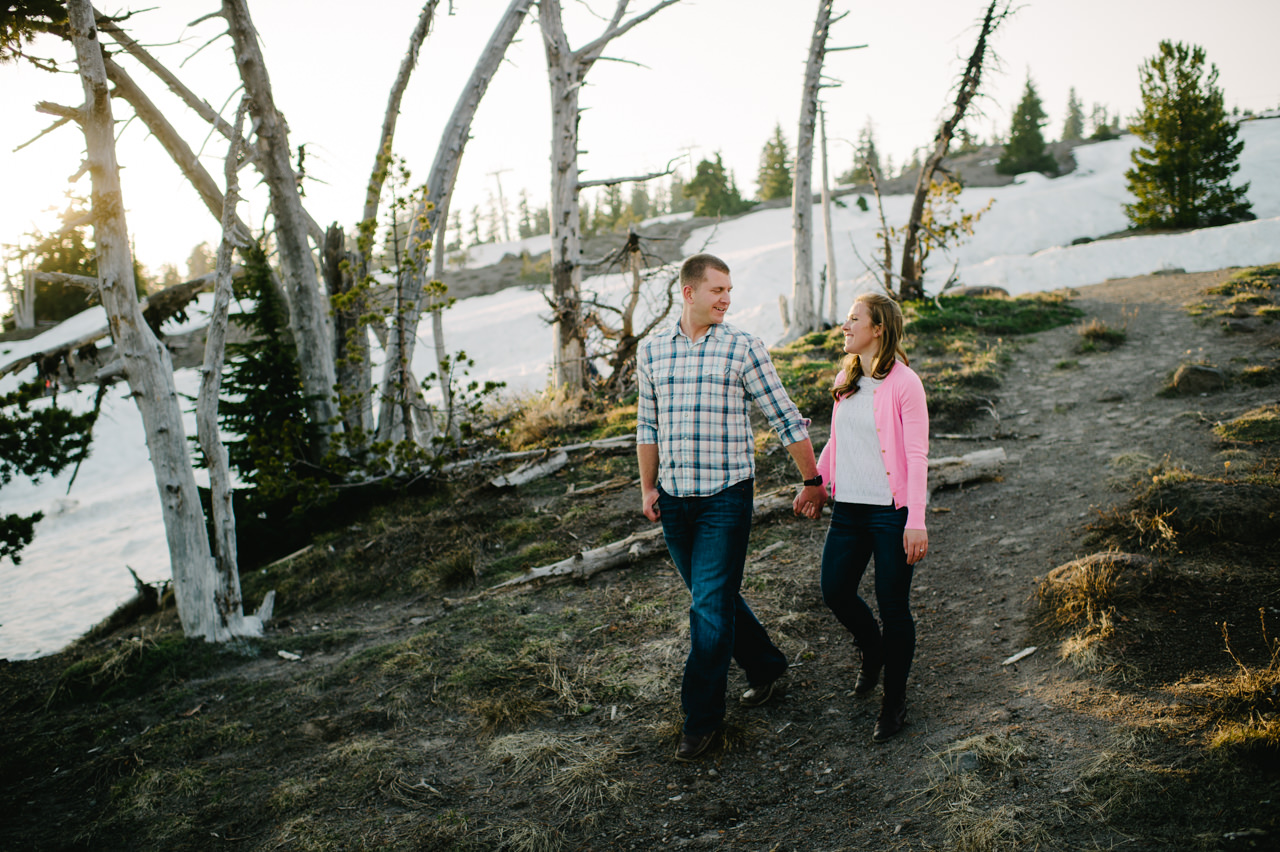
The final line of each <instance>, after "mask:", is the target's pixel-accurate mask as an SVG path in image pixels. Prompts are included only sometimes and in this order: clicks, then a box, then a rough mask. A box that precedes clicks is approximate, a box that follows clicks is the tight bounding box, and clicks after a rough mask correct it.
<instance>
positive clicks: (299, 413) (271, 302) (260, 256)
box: [218, 245, 331, 519]
mask: <svg viewBox="0 0 1280 852" xmlns="http://www.w3.org/2000/svg"><path fill="white" fill-rule="evenodd" d="M241 257H242V258H243V259H244V274H243V275H241V276H240V278H238V279H236V280H235V282H234V284H233V286H234V288H235V289H234V292H235V296H236V298H237V299H238V300H240V301H242V302H243V303H246V304H251V305H253V307H252V308H251V309H250V310H248V311H246V312H245V313H240V314H234V315H232V317H231V320H232V321H233V322H235V323H236V324H237V325H239V326H241V328H243V329H244V330H245V331H246V332H247V333H248V339H247V340H246V341H245V342H244V343H228V344H227V366H226V372H225V373H224V375H223V380H222V394H221V396H222V399H221V401H220V402H219V403H218V422H219V423H220V424H221V426H222V429H223V431H224V432H225V433H226V434H227V436H228V438H227V441H226V446H227V456H228V459H229V461H230V464H231V467H232V469H233V470H235V471H236V473H237V474H238V475H239V477H240V479H241V480H243V481H244V483H245V484H246V485H247V486H248V488H247V490H246V492H245V494H246V496H247V502H248V504H249V505H250V506H252V508H251V509H250V512H251V513H252V514H253V515H254V516H255V517H260V516H262V515H270V516H273V517H276V518H279V519H283V518H285V517H288V516H289V515H291V514H300V513H301V512H303V511H305V510H306V509H307V508H309V507H311V506H314V505H317V504H320V503H323V502H325V500H327V499H328V497H329V496H331V495H330V494H329V492H328V482H327V481H326V480H325V479H324V478H322V477H319V476H317V475H316V474H315V471H316V467H315V465H316V464H317V463H318V462H319V461H320V459H319V458H317V452H316V448H317V447H318V446H319V432H318V430H317V429H316V428H315V427H314V426H313V425H312V424H311V423H310V419H309V417H308V416H307V411H308V407H307V399H306V396H305V394H304V392H303V389H302V378H301V374H300V373H299V371H298V361H297V355H296V352H295V349H294V347H293V344H292V343H290V342H289V340H288V333H289V332H288V329H289V314H288V307H287V306H286V305H284V304H283V303H282V302H281V301H280V297H279V294H278V292H277V291H276V288H275V287H273V286H272V285H271V279H270V275H271V272H270V270H269V269H268V267H267V258H266V255H265V253H264V252H263V251H262V248H261V247H260V246H257V245H252V246H249V247H248V248H245V249H242V250H241Z"/></svg>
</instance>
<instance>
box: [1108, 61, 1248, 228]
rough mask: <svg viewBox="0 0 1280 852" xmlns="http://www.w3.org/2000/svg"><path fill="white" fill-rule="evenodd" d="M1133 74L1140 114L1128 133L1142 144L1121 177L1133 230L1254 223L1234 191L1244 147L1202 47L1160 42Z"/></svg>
mask: <svg viewBox="0 0 1280 852" xmlns="http://www.w3.org/2000/svg"><path fill="white" fill-rule="evenodd" d="M1159 50H1160V52H1159V53H1157V54H1156V55H1155V56H1153V57H1151V58H1150V59H1148V60H1146V61H1145V62H1144V63H1143V64H1142V65H1141V66H1140V67H1139V69H1138V74H1139V78H1140V85H1141V88H1142V108H1141V109H1140V110H1139V111H1138V115H1137V118H1136V119H1135V121H1134V122H1133V123H1132V124H1131V125H1130V126H1129V129H1130V130H1131V131H1132V132H1133V133H1134V134H1135V135H1137V137H1138V138H1139V139H1140V140H1142V143H1143V144H1142V146H1140V147H1138V148H1135V149H1134V150H1133V152H1132V153H1131V154H1130V159H1131V160H1132V162H1133V168H1131V169H1129V170H1128V171H1127V172H1125V178H1127V179H1128V182H1129V191H1130V192H1131V193H1133V196H1134V199H1135V200H1134V203H1133V204H1126V205H1125V213H1127V214H1128V216H1129V222H1130V224H1132V225H1133V227H1135V228H1200V227H1204V226H1206V225H1225V224H1229V223H1231V222H1239V221H1241V220H1243V219H1252V218H1254V217H1253V214H1252V213H1251V212H1250V209H1249V208H1250V204H1249V201H1248V199H1247V198H1245V193H1246V192H1247V191H1248V189H1249V184H1248V183H1246V184H1244V186H1241V187H1239V188H1234V187H1232V186H1231V176H1232V175H1233V174H1235V173H1236V171H1238V170H1239V168H1240V164H1239V162H1238V160H1239V158H1240V152H1241V151H1243V150H1244V142H1243V140H1240V139H1238V138H1237V136H1238V135H1239V132H1240V129H1239V127H1238V126H1237V125H1236V123H1235V122H1234V121H1232V120H1231V118H1230V117H1229V116H1228V115H1227V112H1226V109H1225V108H1224V106H1223V98H1222V89H1220V88H1218V86H1217V82H1218V68H1217V66H1216V65H1212V64H1210V65H1209V67H1208V71H1207V73H1206V69H1205V52H1204V48H1202V47H1199V46H1197V45H1189V46H1188V45H1184V44H1182V43H1181V42H1178V43H1176V44H1175V43H1173V42H1169V41H1162V42H1160V49H1159Z"/></svg>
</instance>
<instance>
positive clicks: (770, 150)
mask: <svg viewBox="0 0 1280 852" xmlns="http://www.w3.org/2000/svg"><path fill="white" fill-rule="evenodd" d="M704 162H705V161H704ZM756 183H757V184H759V186H760V192H759V197H760V200H761V201H772V200H773V199H775V198H790V197H791V154H790V148H788V146H787V137H786V136H784V135H783V134H782V125H781V124H777V125H775V126H774V128H773V136H772V138H770V139H769V141H767V142H765V143H764V150H762V151H761V152H760V171H759V174H758V175H757V177H756Z"/></svg>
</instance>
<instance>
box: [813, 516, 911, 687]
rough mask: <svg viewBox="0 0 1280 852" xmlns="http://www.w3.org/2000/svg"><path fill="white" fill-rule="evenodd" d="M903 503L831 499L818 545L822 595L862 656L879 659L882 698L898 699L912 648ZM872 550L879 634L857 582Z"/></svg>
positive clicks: (865, 567) (905, 678) (873, 659)
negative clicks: (822, 538) (827, 521)
mask: <svg viewBox="0 0 1280 852" xmlns="http://www.w3.org/2000/svg"><path fill="white" fill-rule="evenodd" d="M906 525H907V510H906V508H905V507H904V508H902V509H895V508H894V507H893V506H870V505H866V504H864V503H832V504H831V528H830V529H828V530H827V541H826V544H825V545H824V546H823V548H822V599H823V600H824V601H825V602H826V604H827V606H828V607H830V608H831V611H832V612H833V613H835V616H836V618H837V619H838V620H839V621H840V623H841V624H843V625H844V626H845V628H847V629H848V631H849V632H850V633H852V634H853V638H854V641H855V642H856V643H857V644H858V647H859V648H861V649H862V654H863V657H864V659H867V660H868V661H870V662H876V661H882V662H883V663H884V694H885V698H886V699H893V700H901V699H902V696H903V695H905V694H906V690H907V675H908V673H909V672H910V671H911V660H912V658H913V657H914V656H915V651H916V622H915V619H914V618H913V617H912V616H911V576H912V574H913V569H912V567H911V566H910V565H908V564H907V553H906V551H905V550H904V549H903V547H902V533H903V530H904V529H906ZM872 555H874V556H875V560H876V583H875V587H876V605H877V606H878V608H879V609H880V621H881V622H882V624H883V625H884V629H883V633H882V632H881V628H880V626H879V625H877V624H876V619H875V616H874V615H872V614H871V608H870V607H868V606H867V602H866V601H864V600H863V599H862V598H861V597H859V596H858V584H859V583H861V582H862V575H863V573H865V572H866V570H867V563H868V561H870V559H871V557H872Z"/></svg>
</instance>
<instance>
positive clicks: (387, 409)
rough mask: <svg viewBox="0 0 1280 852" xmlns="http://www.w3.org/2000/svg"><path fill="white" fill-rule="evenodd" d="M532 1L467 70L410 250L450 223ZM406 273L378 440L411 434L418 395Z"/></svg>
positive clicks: (411, 276) (439, 325) (438, 255)
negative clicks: (478, 117) (407, 414)
mask: <svg viewBox="0 0 1280 852" xmlns="http://www.w3.org/2000/svg"><path fill="white" fill-rule="evenodd" d="M531 5H533V0H511V3H510V5H508V6H507V10H506V11H505V12H504V13H503V15H502V18H501V19H500V20H499V21H498V26H497V27H496V28H495V29H494V31H493V35H492V36H490V37H489V42H488V44H487V45H486V46H485V49H484V52H483V53H481V55H480V59H479V60H478V61H477V62H476V65H475V68H474V69H472V71H471V78H470V79H469V80H468V81H467V85H466V86H465V87H464V88H463V90H462V94H461V95H460V96H459V97H458V102H457V103H456V104H455V105H454V108H453V113H452V115H450V117H449V123H448V124H447V125H446V126H445V129H444V132H443V133H442V134H441V135H440V142H439V144H438V145H437V146H436V154H435V158H434V159H433V160H432V163H431V171H430V173H429V174H428V176H427V193H426V196H425V198H424V199H423V201H422V203H421V204H420V205H419V207H418V209H417V210H416V211H415V213H414V216H413V219H412V222H413V224H412V225H411V227H410V230H409V245H411V246H414V245H421V246H426V247H427V248H430V247H431V242H432V237H433V235H435V234H437V233H438V232H439V233H443V230H444V223H446V222H448V221H449V202H450V199H451V198H452V196H453V187H454V184H455V183H456V182H457V179H458V168H459V167H460V166H461V164H462V153H463V150H464V149H465V148H466V145H467V140H469V139H470V138H471V123H472V121H473V120H474V118H475V114H476V110H477V109H478V108H479V106H480V100H481V99H482V98H483V97H484V94H485V92H486V91H487V90H488V88H489V83H490V81H492V80H493V76H494V75H495V74H497V73H498V69H499V68H500V67H501V65H502V58H503V56H505V55H506V52H507V48H508V47H509V46H510V44H511V40H512V39H513V38H515V34H516V32H517V31H518V30H519V29H520V24H521V23H523V22H524V16H525V14H527V13H528V11H529V7H530V6H531ZM409 267H410V268H409V269H407V270H406V271H405V272H403V273H402V274H401V277H402V278H404V279H406V280H405V281H403V282H399V287H400V289H401V291H402V292H403V294H404V301H403V303H402V304H398V305H397V306H396V317H397V322H402V323H403V325H402V326H401V327H400V328H399V329H398V333H395V334H392V335H390V337H389V341H388V346H387V356H386V366H385V368H384V369H383V374H382V380H381V383H380V387H379V396H380V403H379V411H378V440H380V441H383V440H390V439H391V438H390V436H391V435H393V434H402V433H403V434H410V435H411V434H413V430H412V429H411V428H408V427H407V426H406V424H405V423H404V411H405V410H406V401H407V400H411V399H419V398H420V397H421V391H420V390H419V389H418V386H417V385H416V384H413V383H410V382H407V381H404V380H403V377H404V376H405V375H407V372H408V365H409V364H411V363H412V361H413V349H414V341H415V339H416V337H417V329H418V318H419V317H420V316H421V314H422V311H423V304H424V300H425V298H426V283H427V267H426V264H425V263H419V264H410V265H409ZM432 270H433V273H434V275H435V276H436V277H437V279H438V278H439V276H440V275H441V273H442V272H443V270H444V246H443V240H441V245H440V250H439V251H436V252H435V256H434V258H433V259H432ZM432 307H433V316H432V331H433V336H434V338H435V347H436V364H437V370H436V372H437V374H438V375H439V376H440V382H441V383H442V384H441V391H442V393H443V395H444V399H445V400H446V406H447V404H448V400H449V399H450V393H449V388H448V387H447V386H446V385H447V382H448V375H447V371H446V370H445V369H444V364H443V359H444V355H445V348H444V323H443V321H442V320H441V319H440V318H439V317H438V314H439V311H440V310H441V306H439V305H435V306H432ZM445 418H446V420H452V412H451V411H449V410H446V412H445Z"/></svg>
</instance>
